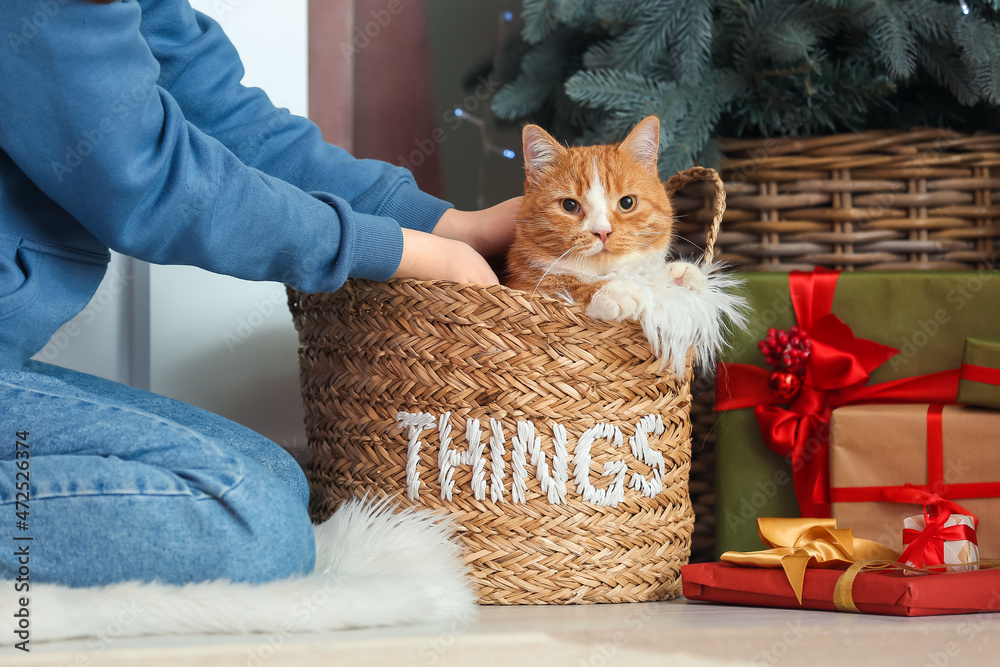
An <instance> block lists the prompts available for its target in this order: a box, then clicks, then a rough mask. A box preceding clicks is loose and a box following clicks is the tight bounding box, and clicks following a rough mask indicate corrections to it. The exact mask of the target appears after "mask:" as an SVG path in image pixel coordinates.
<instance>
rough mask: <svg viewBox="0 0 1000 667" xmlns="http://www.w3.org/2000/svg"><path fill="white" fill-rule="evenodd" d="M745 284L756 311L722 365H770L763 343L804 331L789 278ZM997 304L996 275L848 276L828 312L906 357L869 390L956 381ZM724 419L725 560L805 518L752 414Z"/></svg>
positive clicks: (998, 329) (758, 278)
mask: <svg viewBox="0 0 1000 667" xmlns="http://www.w3.org/2000/svg"><path fill="white" fill-rule="evenodd" d="M742 277H743V278H744V279H745V280H746V296H747V299H748V301H749V303H750V306H751V308H752V310H753V312H752V315H751V318H750V325H749V326H748V328H747V329H746V330H745V331H742V332H738V333H737V334H736V335H735V336H734V337H733V341H732V345H731V347H730V349H729V350H728V351H726V352H724V353H723V354H722V358H721V361H722V363H735V364H749V365H753V366H758V367H761V368H766V367H767V365H766V363H765V361H764V357H763V355H762V354H761V352H760V350H759V349H758V342H759V341H760V340H762V339H763V338H764V337H765V336H766V335H767V331H768V329H769V328H771V327H774V328H776V329H783V330H786V331H787V330H788V329H789V328H790V327H792V326H793V325H796V324H798V322H797V318H796V313H795V312H794V309H793V306H792V297H791V293H790V288H789V274H787V273H780V274H779V273H774V274H770V273H754V274H744V275H743V276H742ZM998 302H1000V279H998V274H997V273H996V272H994V271H992V270H985V269H984V270H980V271H978V272H939V271H919V272H845V273H842V274H840V275H839V277H838V278H837V282H836V290H835V292H834V294H833V301H832V307H831V309H830V312H832V314H834V315H836V316H837V317H838V318H840V320H842V321H843V322H844V323H845V324H847V326H849V327H850V328H851V330H852V331H853V334H854V336H856V337H857V338H862V339H868V340H871V341H875V342H877V343H880V344H882V345H887V346H891V347H893V348H896V349H898V350H899V352H898V354H895V355H894V356H892V357H891V358H889V359H888V361H885V362H884V363H882V364H881V365H880V366H878V367H877V368H875V369H874V370H873V371H872V372H871V373H870V378H869V381H868V385H869V386H870V385H874V384H877V383H884V382H889V381H892V380H898V379H902V378H913V377H916V376H922V375H926V374H930V373H936V372H939V371H946V370H954V371H955V373H956V374H957V373H958V369H959V367H960V365H961V363H962V354H963V349H962V343H963V341H965V339H966V338H968V337H970V336H971V337H976V338H997V339H1000V318H998V317H997V316H996V314H995V311H994V308H995V304H996V303H998ZM723 385H724V382H723V376H722V375H721V374H720V375H719V377H718V378H717V380H716V395H717V399H718V397H720V396H722V395H723V392H725V391H727V387H725V386H723ZM952 391H954V390H952ZM762 402H763V401H762ZM718 417H719V423H718V428H717V431H716V433H717V439H716V540H717V541H716V547H717V549H718V552H719V553H720V554H721V553H722V552H724V551H730V550H733V551H752V550H755V549H758V548H759V547H760V539H759V537H758V535H757V528H756V519H757V517H767V516H774V517H792V516H800V513H799V504H798V501H797V500H796V495H795V487H794V484H793V474H792V467H791V465H790V463H789V460H787V459H785V458H783V457H782V456H779V455H778V454H776V453H774V452H772V451H771V450H770V449H768V447H767V446H766V445H765V444H764V439H763V438H762V436H761V431H760V427H759V425H758V423H757V418H756V417H755V415H754V411H753V409H752V407H748V408H746V409H733V410H726V411H720V412H719V413H718ZM826 436H828V431H827V433H826V434H824V437H826ZM877 444H878V443H872V446H873V447H874V446H877ZM822 464H823V465H826V466H828V461H823V462H822ZM844 527H845V528H850V526H844Z"/></svg>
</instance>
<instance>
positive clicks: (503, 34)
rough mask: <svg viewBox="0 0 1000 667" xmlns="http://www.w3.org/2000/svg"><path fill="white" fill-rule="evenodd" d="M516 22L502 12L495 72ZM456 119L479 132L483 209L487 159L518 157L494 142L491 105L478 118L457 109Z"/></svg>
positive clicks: (478, 200)
mask: <svg viewBox="0 0 1000 667" xmlns="http://www.w3.org/2000/svg"><path fill="white" fill-rule="evenodd" d="M513 20H514V13H513V12H510V11H505V12H500V15H499V21H498V26H497V33H498V34H497V48H496V50H495V51H494V54H493V71H494V72H497V71H499V68H500V50H501V48H502V46H503V45H504V44H505V43H506V42H507V39H506V38H507V28H508V24H509V23H511V22H512V21H513ZM453 113H454V114H455V118H458V119H459V120H460V121H462V122H463V123H471V124H472V125H475V126H476V128H477V129H478V131H479V140H480V142H481V143H482V147H483V158H484V159H483V160H482V161H481V162H480V163H479V173H478V182H479V187H478V188H477V194H476V203H477V205H478V206H479V207H480V208H482V207H484V206H485V197H484V195H483V187H484V185H485V183H486V159H485V158H486V157H487V156H489V155H491V154H496V155H499V156H501V157H504V158H506V159H508V160H513V159H514V158H516V157H517V152H516V151H515V150H513V149H512V148H507V147H505V146H498V145H497V144H495V143H494V142H493V123H491V122H490V121H491V120H492V116H493V114H492V111H491V110H490V105H489V104H484V105H483V115H482V116H477V115H476V114H474V113H471V112H470V111H468V110H467V109H464V108H462V107H455V109H454V112H453Z"/></svg>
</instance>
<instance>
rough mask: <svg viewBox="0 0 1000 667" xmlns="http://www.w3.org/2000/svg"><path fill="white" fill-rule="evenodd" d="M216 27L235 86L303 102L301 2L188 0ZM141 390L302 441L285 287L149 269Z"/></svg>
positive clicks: (299, 109) (284, 103)
mask: <svg viewBox="0 0 1000 667" xmlns="http://www.w3.org/2000/svg"><path fill="white" fill-rule="evenodd" d="M191 4H192V5H194V7H195V8H196V9H199V10H201V11H203V12H205V13H206V14H208V15H209V16H212V17H213V18H214V19H216V20H217V21H219V22H220V23H221V24H222V27H223V28H224V29H225V31H226V33H227V34H228V35H229V37H230V39H232V40H233V43H234V44H235V45H236V48H237V49H238V50H239V52H240V56H241V57H242V59H243V63H244V65H245V67H246V77H245V78H244V83H245V84H246V85H250V86H257V87H259V88H262V89H263V90H264V91H265V92H267V94H268V95H269V97H270V98H271V100H272V101H273V102H274V103H275V104H276V105H277V106H279V107H286V108H288V109H289V110H290V111H291V112H292V113H296V114H300V115H305V114H306V112H307V109H308V69H307V46H308V42H307V36H308V29H307V6H308V3H307V0H191ZM149 295H150V326H149V330H150V339H149V340H150V369H149V376H150V389H151V390H152V391H154V392H156V393H159V394H164V395H166V396H170V397H173V398H176V399H179V400H182V401H185V402H187V403H191V404H193V405H197V406H199V407H202V408H205V409H207V410H210V411H212V412H215V413H217V414H221V415H223V416H225V417H228V418H230V419H232V420H233V421H236V422H239V423H241V424H244V425H246V426H248V427H250V428H252V429H254V430H256V431H258V432H260V433H263V434H264V435H266V436H267V437H269V438H271V439H272V440H274V441H276V442H279V443H281V444H283V445H285V446H286V447H292V448H301V447H304V445H305V431H304V427H303V425H302V417H303V411H302V402H301V397H300V394H299V377H298V362H297V360H296V356H295V350H296V346H297V345H298V339H297V337H296V333H295V330H294V329H293V327H292V321H291V315H290V314H289V312H288V308H287V305H286V301H285V296H284V288H283V287H282V286H281V285H278V284H276V283H250V282H245V281H240V280H236V279H234V278H228V277H224V276H219V275H215V274H211V273H208V272H206V271H202V270H200V269H195V268H192V267H179V266H151V267H150V276H149Z"/></svg>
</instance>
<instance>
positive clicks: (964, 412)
mask: <svg viewBox="0 0 1000 667" xmlns="http://www.w3.org/2000/svg"><path fill="white" fill-rule="evenodd" d="M938 409H939V410H941V411H940V428H939V433H940V435H939V436H938V437H939V438H940V443H941V448H940V452H939V454H938V460H937V461H935V455H934V453H933V451H934V448H933V447H931V449H930V457H929V456H928V454H929V449H928V434H929V428H930V429H931V430H930V433H931V435H930V440H931V441H932V442H933V441H934V439H935V436H934V434H933V428H934V427H933V426H929V412H930V411H929V406H928V405H926V404H911V405H856V406H848V407H843V408H837V409H836V410H834V411H833V414H832V417H831V424H830V497H831V500H832V501H833V503H832V512H833V516H834V518H836V519H837V525H839V526H840V527H843V528H850V529H851V530H853V531H854V535H855V536H856V537H861V538H865V539H869V540H875V541H876V542H879V543H881V544H884V545H886V546H888V547H891V548H892V549H895V550H897V551H902V550H903V538H902V533H903V519H905V518H906V517H908V516H913V515H917V514H920V513H921V512H922V508H921V507H920V506H919V505H914V504H910V503H895V502H872V501H871V500H868V501H865V502H844V501H845V500H848V499H855V498H866V499H872V498H879V497H881V496H882V494H884V493H885V489H891V488H899V487H905V486H906V485H908V484H909V485H913V486H916V487H923V488H924V490H927V491H931V492H933V493H937V494H938V495H940V496H942V497H944V498H948V499H949V500H952V501H954V502H955V503H958V504H959V505H961V506H962V507H964V508H965V509H967V510H968V511H969V512H970V513H972V514H974V515H975V516H976V517H977V518H978V519H979V527H978V531H977V535H978V540H979V552H980V554H981V557H982V558H997V557H1000V411H997V410H987V409H981V408H970V407H960V406H944V408H943V409H941V408H940V406H938ZM929 478H930V479H929ZM934 478H938V479H936V480H935V479H934Z"/></svg>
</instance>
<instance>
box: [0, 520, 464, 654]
mask: <svg viewBox="0 0 1000 667" xmlns="http://www.w3.org/2000/svg"><path fill="white" fill-rule="evenodd" d="M314 530H315V532H316V570H315V572H313V574H311V575H309V576H306V577H301V578H298V579H286V580H283V581H275V582H270V583H266V584H244V583H233V582H229V581H212V582H206V583H198V584H187V585H185V586H168V585H163V584H140V583H122V584H114V585H110V586H105V587H102V588H68V587H65V586H58V585H54V584H32V586H31V606H30V610H31V618H32V623H31V641H32V642H37V641H54V640H60V639H70V638H91V637H92V638H96V639H98V640H99V639H101V638H102V635H105V636H108V635H110V636H114V637H116V638H119V637H136V636H140V635H176V634H242V633H269V634H273V633H281V634H283V635H284V634H291V633H297V632H322V631H329V630H344V629H348V628H360V627H369V626H377V625H404V624H413V623H426V622H438V621H448V620H452V619H456V618H462V619H469V618H471V616H472V615H474V614H475V613H476V595H475V592H474V591H473V589H472V586H471V584H470V581H469V579H468V577H467V576H466V572H465V567H464V566H463V565H462V558H461V548H460V547H459V545H458V544H457V543H456V542H455V541H453V540H452V539H451V537H452V534H453V532H452V531H453V526H452V525H451V524H450V523H449V522H448V521H447V520H445V519H443V518H442V517H441V516H440V515H438V514H434V513H430V512H428V511H426V510H414V509H403V510H400V509H398V508H397V507H396V506H394V505H393V504H391V503H389V502H386V501H378V502H372V501H364V500H357V501H351V502H349V503H345V504H344V505H343V506H342V507H341V508H340V509H339V510H338V511H337V513H336V514H334V515H333V516H332V517H330V519H329V520H328V521H326V522H325V523H323V524H321V525H318V526H314ZM4 588H5V589H8V587H7V586H4ZM8 593H9V590H8ZM14 597H15V596H14V595H12V594H4V595H0V645H10V644H14V643H16V642H17V641H19V640H18V638H17V636H16V635H15V634H14V627H13V625H12V624H11V620H12V619H13V614H14V611H15V609H14V603H15V599H14Z"/></svg>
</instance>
